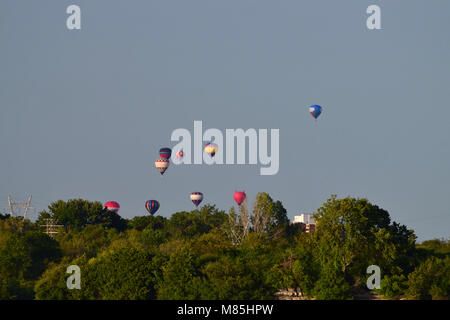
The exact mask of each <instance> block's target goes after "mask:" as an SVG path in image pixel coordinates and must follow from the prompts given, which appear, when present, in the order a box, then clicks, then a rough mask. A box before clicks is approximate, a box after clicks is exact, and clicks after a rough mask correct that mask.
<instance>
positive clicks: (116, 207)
mask: <svg viewBox="0 0 450 320" xmlns="http://www.w3.org/2000/svg"><path fill="white" fill-rule="evenodd" d="M105 208H106V209H108V210H110V211H114V212H116V213H118V212H119V210H120V205H119V204H118V203H117V202H115V201H108V202H107V203H105Z"/></svg>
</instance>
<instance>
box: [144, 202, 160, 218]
mask: <svg viewBox="0 0 450 320" xmlns="http://www.w3.org/2000/svg"><path fill="white" fill-rule="evenodd" d="M145 209H147V211H148V212H149V213H150V214H151V215H154V214H155V212H156V211H158V209H159V202H158V201H156V200H148V201H147V202H146V203H145Z"/></svg>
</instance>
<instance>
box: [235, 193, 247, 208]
mask: <svg viewBox="0 0 450 320" xmlns="http://www.w3.org/2000/svg"><path fill="white" fill-rule="evenodd" d="M246 197H247V195H246V194H245V191H244V190H242V191H237V190H235V191H234V195H233V198H234V201H236V203H237V204H238V205H241V203H242V202H244V200H245V198H246Z"/></svg>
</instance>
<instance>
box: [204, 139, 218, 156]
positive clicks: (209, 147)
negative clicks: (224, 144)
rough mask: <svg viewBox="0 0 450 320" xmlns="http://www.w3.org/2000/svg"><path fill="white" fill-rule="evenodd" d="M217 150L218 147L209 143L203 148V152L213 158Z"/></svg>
mask: <svg viewBox="0 0 450 320" xmlns="http://www.w3.org/2000/svg"><path fill="white" fill-rule="evenodd" d="M218 148H219V146H218V145H217V144H215V143H211V142H210V143H208V144H207V145H206V146H205V151H206V153H207V154H209V155H210V156H211V157H214V155H215V154H216V152H217V149H218Z"/></svg>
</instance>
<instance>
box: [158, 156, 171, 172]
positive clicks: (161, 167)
mask: <svg viewBox="0 0 450 320" xmlns="http://www.w3.org/2000/svg"><path fill="white" fill-rule="evenodd" d="M169 164H170V162H169V160H167V159H162V158H159V159H158V160H156V161H155V167H156V169H158V171H159V173H161V175H163V174H164V172H166V170H167V168H169Z"/></svg>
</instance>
